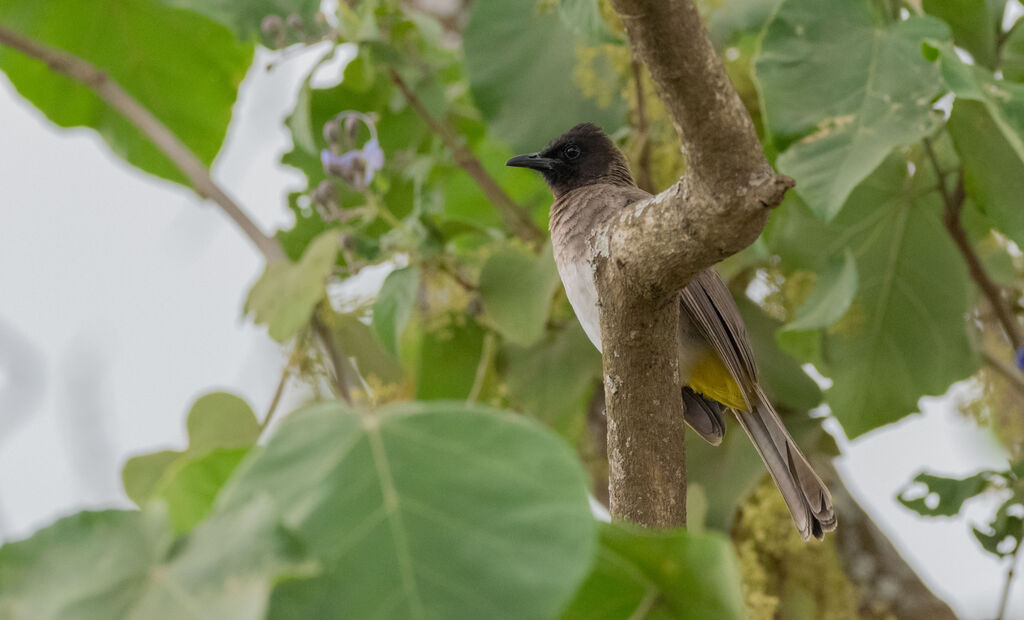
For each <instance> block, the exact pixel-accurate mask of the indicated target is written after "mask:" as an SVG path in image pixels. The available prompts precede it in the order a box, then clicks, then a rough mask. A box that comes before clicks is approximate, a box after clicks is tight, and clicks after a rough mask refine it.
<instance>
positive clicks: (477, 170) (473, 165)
mask: <svg viewBox="0 0 1024 620" xmlns="http://www.w3.org/2000/svg"><path fill="white" fill-rule="evenodd" d="M390 76H391V81H392V82H394V83H395V86H397V87H398V89H399V90H400V91H402V95H404V96H405V99H406V101H408V102H409V105H410V106H411V107H412V109H413V110H414V111H415V112H416V114H418V115H419V117H420V118H421V119H423V122H425V123H426V124H427V127H429V128H430V131H431V132H433V133H434V134H435V135H437V136H438V137H439V138H441V141H442V142H443V143H444V145H445V146H446V147H448V150H450V151H451V152H452V157H453V158H455V163H456V164H458V166H459V167H460V168H462V169H463V171H465V172H466V174H468V175H469V176H470V177H472V179H473V180H474V181H476V184H477V185H478V186H479V187H480V189H481V190H482V191H483V193H484V194H485V195H486V196H487V198H488V199H489V200H490V201H491V204H493V205H494V208H495V209H497V210H498V213H499V214H501V218H502V220H504V222H505V225H506V226H507V227H508V229H509V231H511V232H512V234H514V235H515V236H517V237H519V238H520V239H522V240H524V241H526V242H528V243H532V244H536V245H539V244H540V243H542V242H543V241H544V233H543V232H542V231H541V230H540V228H538V227H537V225H536V224H534V223H533V222H532V221H531V220H530V218H529V217H527V215H526V211H525V210H524V209H523V208H522V207H521V206H519V205H518V204H516V202H515V201H514V200H512V197H511V196H509V195H508V194H507V193H506V192H505V190H504V189H502V188H501V186H500V185H498V182H497V181H495V180H494V177H492V176H491V175H490V174H488V172H487V170H486V169H484V166H483V164H481V163H480V160H479V159H477V157H476V155H474V154H473V152H472V151H470V150H469V149H468V148H467V147H466V146H465V145H464V144H462V142H461V140H460V139H459V137H458V136H456V135H455V133H454V132H453V131H452V130H451V129H450V128H449V127H448V126H447V125H445V124H443V123H442V122H439V121H438V120H437V119H435V118H434V117H433V115H432V114H430V111H429V110H427V108H426V106H424V105H423V102H422V101H420V99H419V97H417V96H416V93H414V92H413V91H412V89H411V88H409V85H408V84H406V82H405V80H403V79H402V76H400V75H399V74H398V72H397V71H395V70H394V69H390Z"/></svg>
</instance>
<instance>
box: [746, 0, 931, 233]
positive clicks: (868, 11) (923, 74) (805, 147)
mask: <svg viewBox="0 0 1024 620" xmlns="http://www.w3.org/2000/svg"><path fill="white" fill-rule="evenodd" d="M947 36H948V29H947V28H946V27H945V25H944V24H943V23H942V22H940V21H938V20H936V19H933V18H927V17H912V18H910V19H908V20H906V21H902V22H899V23H897V24H894V25H891V26H884V25H880V24H879V20H878V17H877V16H876V15H874V14H873V9H872V7H871V6H869V3H868V2H867V1H866V0H853V1H851V0H827V1H824V2H823V1H822V0H783V2H782V4H781V5H780V6H779V8H778V10H777V11H776V13H775V16H774V18H773V19H772V21H771V22H770V23H769V24H768V26H767V30H766V31H765V35H764V40H763V42H762V48H761V52H760V54H758V57H757V61H756V67H757V78H758V82H759V84H760V92H761V101H762V105H763V106H764V110H765V119H766V121H767V123H768V126H769V130H770V132H771V134H772V136H773V137H774V139H775V140H776V146H777V147H778V148H779V150H780V151H781V153H782V154H781V155H780V156H779V159H778V162H777V163H778V167H779V170H780V171H781V172H784V173H786V174H789V175H791V176H793V177H794V178H796V179H797V182H798V183H797V190H796V191H797V193H799V194H800V196H801V197H802V198H804V199H805V200H806V201H807V203H808V206H810V208H811V210H812V211H814V212H815V213H816V214H818V215H820V216H821V217H823V218H825V219H832V218H834V217H835V216H836V215H837V214H838V213H839V211H840V209H841V208H842V207H843V204H844V203H845V202H846V199H847V198H848V197H849V196H850V193H851V192H852V191H853V190H854V188H855V187H857V186H858V185H859V184H860V183H861V182H862V181H863V180H864V179H865V178H866V177H867V176H868V175H869V174H871V172H872V171H874V170H875V168H877V167H878V165H879V164H881V163H882V160H884V159H885V157H886V155H888V154H889V151H891V150H892V149H893V147H896V146H900V145H905V144H910V143H912V142H915V141H917V140H920V139H921V138H923V137H924V136H926V135H928V134H929V133H930V132H931V131H933V130H934V128H935V126H936V120H937V115H936V114H935V113H934V112H933V111H932V110H931V102H932V100H933V99H934V98H935V97H937V96H938V95H939V94H940V88H941V80H940V79H939V76H938V71H937V69H936V67H935V66H934V65H932V64H930V63H928V62H927V61H926V60H925V59H924V57H923V56H922V55H921V41H922V40H923V39H944V38H946V37H947Z"/></svg>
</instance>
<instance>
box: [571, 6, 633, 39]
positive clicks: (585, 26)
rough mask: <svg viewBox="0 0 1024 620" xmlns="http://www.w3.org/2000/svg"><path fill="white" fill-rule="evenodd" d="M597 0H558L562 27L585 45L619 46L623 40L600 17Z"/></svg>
mask: <svg viewBox="0 0 1024 620" xmlns="http://www.w3.org/2000/svg"><path fill="white" fill-rule="evenodd" d="M598 2H599V0H558V16H559V17H561V18H562V25H563V26H565V28H566V29H567V30H568V31H569V32H571V33H573V35H575V36H576V37H579V39H580V40H581V41H583V42H584V43H586V44H587V45H600V44H602V43H614V44H621V43H623V40H622V38H621V37H619V36H618V35H616V34H615V33H613V32H612V31H611V28H609V27H608V24H607V23H606V22H605V21H604V18H603V17H601V10H600V7H599V6H598Z"/></svg>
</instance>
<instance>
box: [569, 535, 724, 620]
mask: <svg viewBox="0 0 1024 620" xmlns="http://www.w3.org/2000/svg"><path fill="white" fill-rule="evenodd" d="M600 532H601V547H600V548H599V550H598V555H597V563H596V564H595V566H594V569H593V570H592V571H591V573H590V575H589V576H588V577H587V580H586V582H584V584H583V587H582V588H580V591H579V592H578V593H577V594H576V598H575V599H574V600H573V602H572V604H570V605H569V608H568V609H567V610H566V611H565V612H564V613H563V614H562V620H570V619H571V620H577V619H578V620H620V619H622V618H665V619H669V618H671V619H674V620H690V619H692V620H704V619H705V618H714V619H715V620H727V619H729V618H736V619H739V618H743V617H744V613H743V595H742V593H741V590H740V578H739V566H738V563H737V562H736V557H735V555H734V553H733V549H732V544H731V543H730V542H729V539H728V538H726V537H724V536H722V535H721V534H717V533H700V534H696V533H690V532H686V531H684V530H678V531H653V530H643V529H640V528H638V527H633V526H629V525H627V524H614V525H613V524H602V525H601V530H600Z"/></svg>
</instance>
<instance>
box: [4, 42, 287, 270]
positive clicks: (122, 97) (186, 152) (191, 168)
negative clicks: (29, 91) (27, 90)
mask: <svg viewBox="0 0 1024 620" xmlns="http://www.w3.org/2000/svg"><path fill="white" fill-rule="evenodd" d="M0 44H3V45H6V46H8V47H10V48H12V49H15V50H18V51H19V52H21V53H22V54H25V55H26V56H31V57H32V58H35V59H37V60H40V61H42V62H43V63H45V64H46V66H47V67H49V69H50V70H51V71H54V72H56V73H60V74H62V75H66V76H68V77H70V78H71V79H73V80H75V81H77V82H79V83H81V84H82V85H84V86H86V87H87V88H90V89H91V90H92V91H93V92H95V93H96V94H97V95H98V96H99V97H100V98H101V99H103V100H104V101H105V102H106V103H107V104H108V105H110V107H112V108H114V109H115V110H117V111H118V112H120V113H121V114H122V115H123V116H124V117H125V118H126V119H128V121H129V122H130V123H131V124H133V125H135V127H136V128H137V129H138V130H139V131H140V132H142V134H143V135H145V136H146V137H147V138H149V139H150V140H151V141H152V142H153V144H154V145H155V146H156V147H157V148H158V149H160V152H162V153H163V154H164V155H166V156H167V158H168V159H170V160H171V162H172V163H174V165H175V166H177V167H178V169H179V170H181V172H182V174H184V175H185V177H186V178H188V180H189V183H191V184H192V188H193V189H194V190H195V191H196V193H197V194H199V195H200V196H202V197H204V198H209V199H211V200H213V201H214V202H215V203H216V204H217V206H219V207H220V208H221V210H222V211H223V212H224V213H226V214H227V216H228V217H230V218H231V219H232V220H233V221H234V222H235V224H236V225H237V226H238V227H239V228H240V229H241V230H242V232H243V233H245V236H246V237H248V238H249V240H250V241H252V244H253V245H254V246H256V249H257V250H259V251H260V253H261V254H263V256H264V257H265V258H266V259H267V261H275V260H278V259H281V258H284V252H283V251H282V250H281V246H280V244H278V242H277V240H275V239H273V238H272V237H268V236H267V235H266V234H264V233H263V231H261V230H260V229H259V227H258V226H256V224H255V223H254V222H253V221H252V219H250V218H249V216H248V215H247V214H246V213H245V211H243V210H242V208H241V207H240V206H238V204H237V203H235V201H234V200H232V199H231V198H230V197H229V196H228V195H227V194H226V193H225V192H224V191H223V190H221V188H220V187H219V186H218V185H217V184H216V183H214V181H213V179H212V178H210V171H209V170H207V168H206V166H205V165H204V164H203V162H201V161H199V158H198V157H196V156H195V154H194V153H192V151H191V150H190V149H189V148H188V147H187V146H185V144H183V143H182V142H181V140H179V139H178V137H177V136H176V135H174V133H173V132H171V130H170V129H168V128H167V127H166V126H165V125H164V124H163V123H161V122H160V121H159V120H158V119H157V118H156V117H155V116H153V115H152V114H151V113H150V112H149V110H147V109H146V108H144V107H143V106H142V104H140V103H139V102H138V101H136V100H135V98H134V97H132V96H131V95H130V94H128V92H127V91H125V90H124V89H123V88H121V86H120V85H119V84H118V83H117V82H115V81H114V80H113V79H111V78H110V76H108V75H107V74H106V73H104V72H103V71H100V70H99V69H97V68H96V67H94V66H93V65H92V64H90V63H88V62H86V61H85V60H82V59H81V58H78V57H77V56H73V55H71V54H67V53H65V52H62V51H58V50H55V49H52V48H49V47H46V46H44V45H41V44H39V43H37V42H35V41H32V40H31V39H28V38H26V37H23V36H22V35H20V34H18V33H16V32H14V31H12V30H8V29H7V28H4V27H2V26H0Z"/></svg>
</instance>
